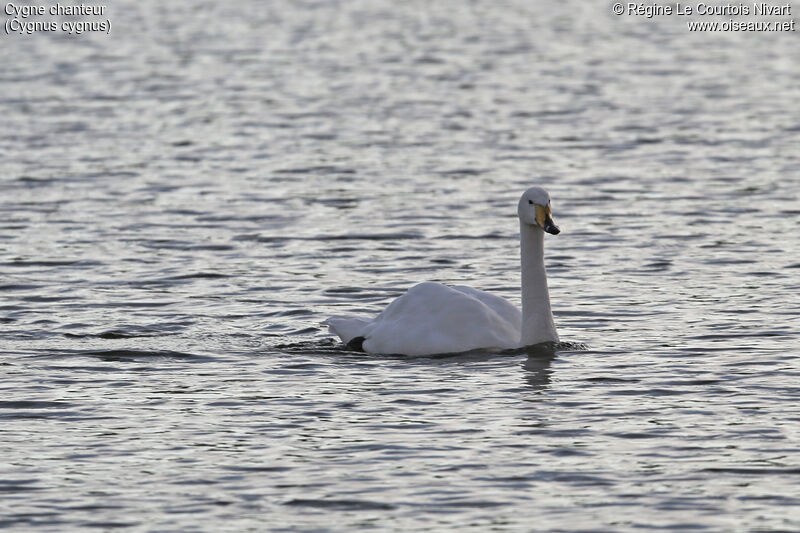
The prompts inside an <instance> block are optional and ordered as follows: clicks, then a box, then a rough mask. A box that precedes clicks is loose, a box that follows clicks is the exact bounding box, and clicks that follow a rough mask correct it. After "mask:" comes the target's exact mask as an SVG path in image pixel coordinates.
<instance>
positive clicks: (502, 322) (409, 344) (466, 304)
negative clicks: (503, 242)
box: [327, 282, 522, 355]
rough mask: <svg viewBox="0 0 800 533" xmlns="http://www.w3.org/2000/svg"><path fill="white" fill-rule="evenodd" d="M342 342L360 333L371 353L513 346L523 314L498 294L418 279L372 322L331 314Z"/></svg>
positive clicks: (516, 342)
mask: <svg viewBox="0 0 800 533" xmlns="http://www.w3.org/2000/svg"><path fill="white" fill-rule="evenodd" d="M327 323H328V325H329V326H330V329H331V331H332V332H333V333H335V334H336V335H338V336H339V337H341V339H342V341H343V342H345V343H348V342H350V341H351V340H352V339H353V338H356V337H364V342H363V348H364V350H366V351H368V352H371V353H384V354H394V353H397V354H400V353H402V354H406V355H428V354H437V353H455V352H466V351H469V350H477V349H504V348H515V347H517V346H518V344H519V339H520V328H521V325H522V315H521V313H520V311H519V310H518V309H517V308H516V307H514V306H513V305H512V304H511V303H510V302H508V301H507V300H505V299H504V298H501V297H499V296H496V295H493V294H489V293H486V292H483V291H479V290H476V289H473V288H471V287H466V286H457V287H448V286H446V285H442V284H441V283H433V282H427V283H420V284H419V285H415V286H414V287H412V288H410V289H409V290H408V292H406V293H405V294H404V295H402V296H400V297H399V298H397V299H396V300H395V301H393V302H392V303H391V304H389V306H388V307H386V309H384V310H383V312H382V313H381V314H379V315H378V316H377V317H376V318H375V319H374V320H372V321H369V320H365V319H361V318H342V317H333V318H330V319H328V321H327Z"/></svg>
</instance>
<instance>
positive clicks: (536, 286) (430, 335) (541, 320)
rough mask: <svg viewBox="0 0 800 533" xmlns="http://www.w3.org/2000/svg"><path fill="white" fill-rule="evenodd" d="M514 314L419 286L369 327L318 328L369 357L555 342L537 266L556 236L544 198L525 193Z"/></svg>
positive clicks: (456, 290)
mask: <svg viewBox="0 0 800 533" xmlns="http://www.w3.org/2000/svg"><path fill="white" fill-rule="evenodd" d="M517 212H518V215H519V218H520V237H521V250H522V303H523V305H522V308H523V310H522V312H520V310H519V309H517V308H516V307H515V306H514V305H513V304H512V303H511V302H509V301H508V300H506V299H505V298H502V297H500V296H497V295H495V294H490V293H488V292H484V291H479V290H477V289H473V288H472V287H467V286H464V285H457V286H455V287H449V286H447V285H442V284H441V283H434V282H426V283H420V284H419V285H415V286H414V287H411V288H410V289H409V290H408V291H407V292H406V293H405V294H403V295H402V296H400V297H399V298H397V299H396V300H394V301H393V302H392V303H391V304H389V305H388V306H387V307H386V309H384V310H383V312H381V313H380V314H379V315H378V316H377V317H375V318H374V319H366V318H348V317H331V318H329V319H328V320H326V321H325V323H326V324H327V325H328V326H329V327H330V331H331V332H332V333H334V334H336V335H338V336H339V337H340V338H341V339H342V342H344V343H345V344H350V343H351V341H354V340H355V339H358V340H361V341H362V342H361V343H360V345H361V348H362V349H363V350H365V351H367V352H370V353H380V354H406V355H432V354H442V353H456V352H466V351H471V350H479V349H484V350H491V349H508V348H518V347H521V346H527V345H529V344H535V343H538V342H546V341H557V340H558V334H557V333H556V329H555V325H554V324H553V314H552V311H551V309H550V296H549V293H548V289H547V277H546V273H545V269H544V259H543V251H544V250H543V236H544V232H545V231H547V232H548V233H552V234H558V233H559V231H560V230H559V229H558V228H557V227H556V226H555V224H553V221H552V218H551V214H550V197H549V195H548V194H547V192H545V191H544V189H541V188H539V187H532V188H530V189H528V190H527V191H525V193H524V194H523V195H522V198H520V201H519V206H518V209H517Z"/></svg>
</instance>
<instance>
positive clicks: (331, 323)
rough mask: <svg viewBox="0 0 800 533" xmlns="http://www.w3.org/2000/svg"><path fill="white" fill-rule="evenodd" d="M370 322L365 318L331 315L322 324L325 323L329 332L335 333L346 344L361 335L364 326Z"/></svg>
mask: <svg viewBox="0 0 800 533" xmlns="http://www.w3.org/2000/svg"><path fill="white" fill-rule="evenodd" d="M370 322H372V321H371V320H369V319H367V318H357V317H346V316H332V317H330V318H329V319H327V320H326V321H325V322H323V324H325V325H327V326H328V329H329V330H330V332H331V333H333V334H334V335H337V336H338V337H339V338H340V339H342V342H343V343H345V344H347V343H348V342H350V341H351V340H353V339H354V338H355V337H362V336H363V335H364V330H365V328H366V326H367V325H369V323H370Z"/></svg>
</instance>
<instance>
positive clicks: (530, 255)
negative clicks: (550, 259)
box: [519, 222, 558, 346]
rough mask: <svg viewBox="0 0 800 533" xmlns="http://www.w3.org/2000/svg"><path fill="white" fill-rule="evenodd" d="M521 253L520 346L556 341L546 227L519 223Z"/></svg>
mask: <svg viewBox="0 0 800 533" xmlns="http://www.w3.org/2000/svg"><path fill="white" fill-rule="evenodd" d="M519 233H520V239H521V241H522V242H521V245H520V250H521V253H522V338H521V339H520V345H521V346H528V345H530V344H536V343H539V342H548V341H552V342H557V341H558V333H556V326H555V324H554V322H553V311H552V310H551V309H550V293H549V291H548V290H547V272H545V269H544V231H543V230H542V229H541V228H538V227H535V226H531V225H529V224H525V223H524V222H522V223H520V232H519Z"/></svg>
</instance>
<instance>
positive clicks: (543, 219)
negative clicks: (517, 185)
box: [536, 204, 561, 235]
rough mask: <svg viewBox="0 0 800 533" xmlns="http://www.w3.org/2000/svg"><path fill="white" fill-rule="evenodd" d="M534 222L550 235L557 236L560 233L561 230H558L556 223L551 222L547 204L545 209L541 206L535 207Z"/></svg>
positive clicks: (551, 214) (551, 218)
mask: <svg viewBox="0 0 800 533" xmlns="http://www.w3.org/2000/svg"><path fill="white" fill-rule="evenodd" d="M536 222H537V223H538V224H539V226H541V227H542V229H543V230H545V231H546V232H547V233H549V234H551V235H558V234H559V233H561V230H560V229H558V226H556V223H555V222H553V213H552V212H551V211H550V205H549V204H548V205H547V206H545V207H542V206H541V205H537V206H536Z"/></svg>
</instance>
